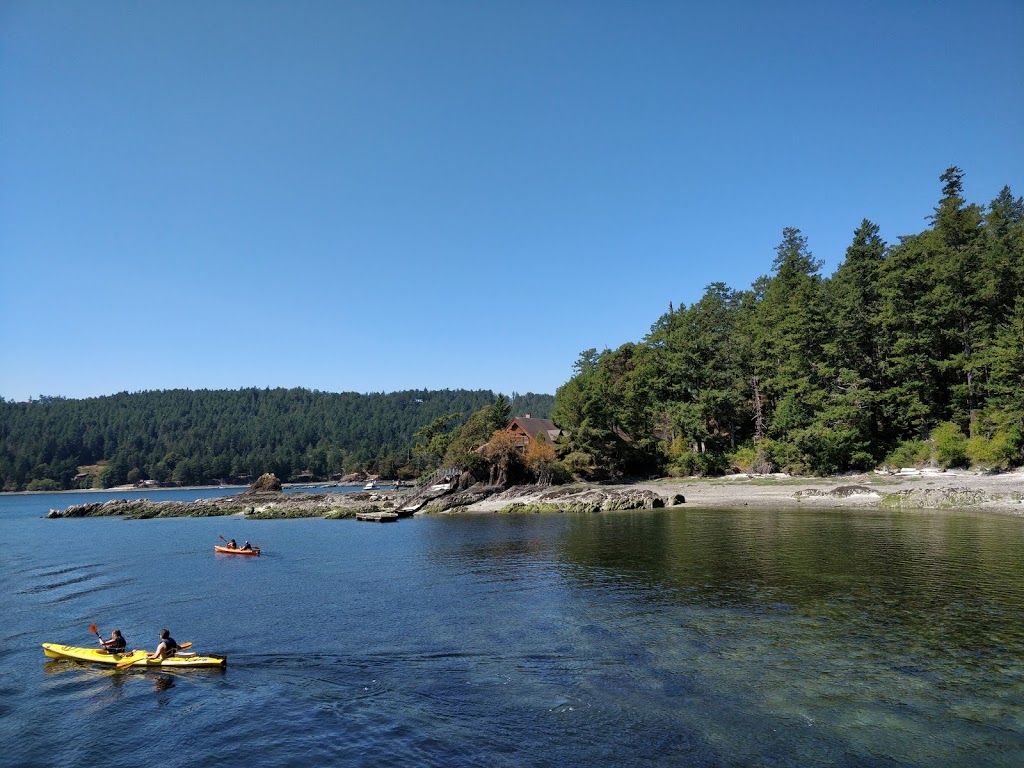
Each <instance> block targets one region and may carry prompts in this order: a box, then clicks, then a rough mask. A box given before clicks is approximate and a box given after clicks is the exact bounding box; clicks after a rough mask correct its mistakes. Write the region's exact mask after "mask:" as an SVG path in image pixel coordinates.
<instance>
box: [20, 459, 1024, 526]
mask: <svg viewBox="0 0 1024 768" xmlns="http://www.w3.org/2000/svg"><path fill="white" fill-rule="evenodd" d="M360 485H361V484H360V483H357V484H353V485H344V486H342V485H328V486H314V487H310V484H308V483H290V484H288V487H289V488H290V489H292V490H296V489H301V488H303V487H308V488H309V493H302V492H299V493H288V494H280V493H278V494H258V499H259V500H258V501H255V497H254V501H255V505H254V506H253V507H252V509H253V511H254V512H258V511H264V509H265V508H268V507H274V508H277V507H279V506H280V505H279V504H278V502H277V500H280V501H281V502H284V505H285V506H287V507H288V508H291V509H294V510H296V511H298V510H304V512H303V514H304V516H316V515H317V514H318V513H321V512H322V513H324V514H326V513H328V512H329V511H330V509H331V508H332V506H331V504H329V503H326V502H325V501H324V500H323V499H324V498H325V497H331V496H336V497H346V498H345V499H344V502H343V504H342V505H343V506H345V507H353V508H355V507H363V506H374V505H378V504H385V506H387V505H388V504H387V503H391V504H393V503H394V502H395V500H396V499H397V498H401V495H399V496H395V495H393V494H394V493H395V492H393V491H389V490H386V489H383V488H382V489H380V490H379V491H378V492H370V494H369V495H367V496H366V497H365V498H363V497H362V496H361V495H360V494H355V495H354V496H353V495H352V494H351V490H353V489H354V490H357V491H358V490H361V489H360V487H359V486H360ZM248 487H249V486H245V485H238V486H189V487H180V488H170V489H152V490H156V491H160V490H177V491H181V490H203V491H211V490H213V491H216V490H220V489H223V490H225V491H229V492H231V493H230V495H225V496H223V497H217V496H210V497H206V498H204V499H200V500H197V501H196V502H195V504H201V505H203V506H204V508H205V507H207V506H209V505H211V504H214V505H215V504H216V503H217V502H218V501H220V500H224V501H226V502H228V504H229V506H230V507H232V508H233V507H234V506H235V505H236V504H235V503H236V502H238V501H239V500H238V498H237V493H238V492H239V491H245V490H246V489H247V488H248ZM342 488H344V489H349V490H348V492H338V491H335V492H333V493H332V489H342ZM133 490H138V491H145V490H147V489H144V488H135V487H134V486H130V487H127V488H123V487H122V488H107V489H103V490H100V489H90V491H52V492H43V491H24V492H22V493H24V494H39V493H55V494H62V493H63V494H67V493H83V492H95V493H104V492H106V493H111V492H114V493H130V492H131V491H133ZM384 494H386V495H384ZM398 494H402V492H401V491H399V492H398ZM8 495H15V494H8ZM349 497H351V498H349ZM125 501H126V500H119V501H118V502H116V503H124V502H125ZM138 501H142V500H141V499H139V500H138ZM338 501H340V499H335V500H334V501H333V502H332V503H333V504H334V506H335V507H336V506H337V503H336V502H338ZM112 503H113V502H112ZM145 503H146V504H149V505H152V506H154V507H155V506H158V505H181V504H182V503H183V502H170V501H159V500H149V501H146V502H145ZM246 504H247V505H248V504H249V502H248V501H246ZM664 506H669V507H672V506H677V507H681V506H685V507H687V508H690V509H741V508H744V507H749V508H755V509H757V508H762V509H782V508H793V507H813V508H825V509H828V508H846V509H857V508H862V509H871V508H877V509H900V510H912V509H922V510H929V509H930V510H941V509H958V510H975V511H981V512H995V513H1000V514H1010V515H1019V516H1024V470H1015V471H1012V472H999V473H992V472H983V471H967V470H949V471H941V470H927V469H925V470H916V469H915V470H909V469H905V470H901V471H899V472H869V473H861V474H855V475H841V476H834V477H794V476H789V475H782V474H776V475H727V476H723V477H711V478H653V479H650V480H643V481H635V482H629V483H588V482H579V483H571V484H568V485H561V486H535V485H527V486H513V487H511V488H508V489H505V490H503V491H496V489H487V488H476V487H474V488H471V489H468V490H467V491H455V492H454V493H451V494H447V495H442V496H441V497H439V498H437V499H436V502H431V503H428V504H427V505H426V508H425V510H424V511H430V512H432V513H436V514H459V513H495V512H510V511H523V512H549V511H550V512H574V511H601V510H613V509H638V508H654V507H664ZM232 511H234V510H232Z"/></svg>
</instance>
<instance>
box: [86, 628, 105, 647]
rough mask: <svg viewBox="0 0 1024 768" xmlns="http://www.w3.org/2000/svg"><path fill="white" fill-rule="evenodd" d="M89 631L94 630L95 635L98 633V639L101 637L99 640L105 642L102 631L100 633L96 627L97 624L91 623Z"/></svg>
mask: <svg viewBox="0 0 1024 768" xmlns="http://www.w3.org/2000/svg"><path fill="white" fill-rule="evenodd" d="M89 631H90V632H92V633H93V634H94V635H96V637H97V639H99V641H100V642H101V643H102V642H103V638H102V637H100V633H99V631H98V630H97V629H96V625H95V624H90V625H89Z"/></svg>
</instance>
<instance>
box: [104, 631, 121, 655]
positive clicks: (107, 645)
mask: <svg viewBox="0 0 1024 768" xmlns="http://www.w3.org/2000/svg"><path fill="white" fill-rule="evenodd" d="M100 645H102V646H103V650H104V651H106V652H107V653H124V649H125V646H127V645H128V642H127V641H126V640H125V639H124V635H122V634H121V630H120V629H115V630H114V631H113V632H111V633H110V639H109V640H104V639H103V638H102V637H101V638H100Z"/></svg>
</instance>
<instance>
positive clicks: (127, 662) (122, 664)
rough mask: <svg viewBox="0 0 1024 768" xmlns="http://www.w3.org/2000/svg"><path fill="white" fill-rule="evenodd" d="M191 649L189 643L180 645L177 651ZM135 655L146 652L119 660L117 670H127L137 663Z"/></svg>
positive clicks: (130, 654)
mask: <svg viewBox="0 0 1024 768" xmlns="http://www.w3.org/2000/svg"><path fill="white" fill-rule="evenodd" d="M191 647H192V642H191V641H189V642H187V643H182V644H181V645H179V646H178V648H177V650H179V651H187V650H188V649H189V648H191ZM136 653H147V651H132V652H131V653H129V654H128V655H127V656H125V657H124V658H123V659H121V660H120V661H119V662H117V668H118V669H127V668H128V667H130V666H131V665H132V664H134V663H135V662H137V661H138V659H137V658H135V654H136ZM164 658H165V659H168V658H171V657H170V656H165V657H164Z"/></svg>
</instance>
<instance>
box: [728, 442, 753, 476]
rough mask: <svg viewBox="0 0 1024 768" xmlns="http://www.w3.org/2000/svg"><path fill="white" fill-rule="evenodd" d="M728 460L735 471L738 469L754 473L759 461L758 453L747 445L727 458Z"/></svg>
mask: <svg viewBox="0 0 1024 768" xmlns="http://www.w3.org/2000/svg"><path fill="white" fill-rule="evenodd" d="M726 460H727V461H728V462H729V466H730V467H733V468H734V469H738V470H739V471H741V472H753V471H754V462H755V461H756V460H757V452H756V451H755V450H754V446H752V445H745V446H743V447H742V448H737V449H736V450H735V451H733V452H732V453H730V454H729V455H728V456H726Z"/></svg>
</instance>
